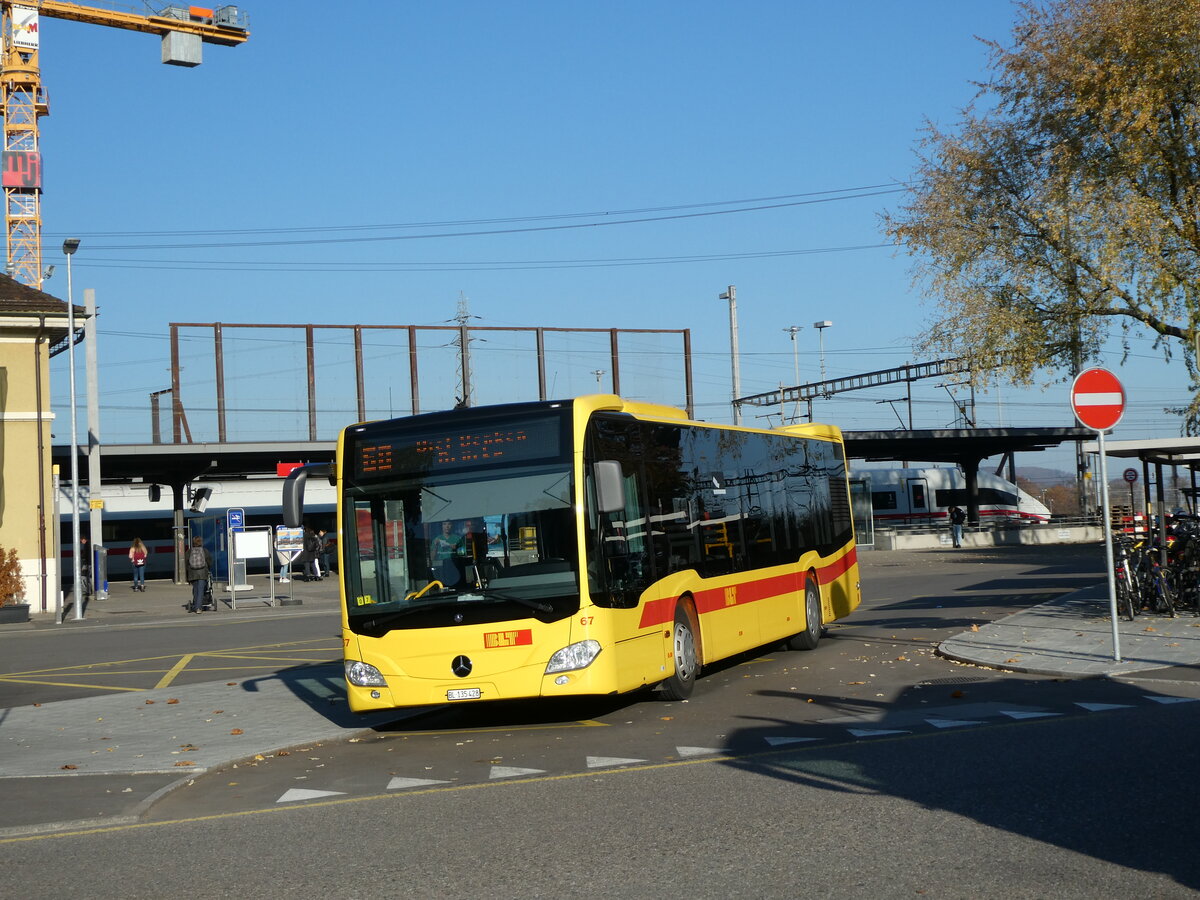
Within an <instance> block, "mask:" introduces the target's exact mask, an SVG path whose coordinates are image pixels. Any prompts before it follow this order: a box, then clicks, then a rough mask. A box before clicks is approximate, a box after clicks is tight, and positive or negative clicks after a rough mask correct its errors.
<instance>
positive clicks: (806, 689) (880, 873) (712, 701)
mask: <svg viewBox="0 0 1200 900" xmlns="http://www.w3.org/2000/svg"><path fill="white" fill-rule="evenodd" d="M1012 551H1015V552H1012ZM862 558H863V576H864V584H865V588H866V599H865V602H864V605H863V607H862V608H861V609H860V610H859V611H857V612H856V613H855V614H854V615H853V616H851V617H850V618H849V619H847V620H845V621H844V622H841V623H836V624H835V625H833V626H832V627H831V628H830V631H829V634H828V635H827V637H826V639H825V640H823V641H822V644H821V646H820V647H819V648H818V649H817V650H815V651H813V652H811V653H800V652H790V651H788V652H784V651H776V650H773V649H772V650H768V651H765V652H762V653H758V654H752V655H748V656H746V657H742V658H739V659H736V660H733V661H730V662H728V663H727V664H725V665H723V666H720V667H717V668H715V669H714V670H710V671H709V672H708V674H707V676H706V677H705V678H703V679H702V680H701V682H700V683H699V684H698V685H697V689H696V693H695V695H694V696H693V698H692V700H691V701H689V702H683V703H667V702H663V701H661V700H659V699H657V698H656V697H655V696H654V695H638V696H636V697H631V698H625V699H622V700H619V701H615V702H607V703H594V704H586V705H582V706H581V705H578V704H571V705H563V706H558V707H550V706H543V705H540V704H539V705H531V704H502V705H493V706H487V705H478V706H464V707H452V708H448V709H443V710H439V711H436V712H434V713H431V714H428V715H426V716H422V717H419V718H418V719H416V720H413V721H409V722H407V723H405V724H404V725H402V726H393V727H390V728H381V729H377V730H375V731H373V732H370V733H368V734H366V735H364V736H362V737H360V738H358V739H355V740H354V741H353V742H344V743H337V744H330V745H324V746H322V745H316V744H313V745H308V746H301V747H296V748H293V750H292V751H291V752H290V753H288V754H287V755H277V756H271V757H270V758H264V759H263V760H256V761H252V762H250V763H248V764H242V765H240V766H238V767H237V768H229V769H226V770H224V771H219V772H213V773H210V774H208V775H205V776H202V777H200V778H197V779H195V781H194V782H193V783H192V784H191V785H189V786H187V787H184V788H182V789H180V790H176V791H174V792H172V793H170V794H168V795H167V796H166V797H165V798H164V799H163V800H161V801H160V802H159V803H158V804H156V805H155V806H154V807H153V809H152V810H151V812H150V814H149V816H148V817H147V819H146V820H145V821H144V822H143V823H142V824H140V825H138V826H133V827H114V828H107V829H94V830H91V831H89V832H87V833H78V834H58V835H52V836H38V837H30V838H20V839H10V840H0V843H2V844H4V847H3V850H2V851H0V852H3V853H4V858H5V861H6V866H5V869H6V870H7V874H6V890H7V889H11V890H12V891H13V894H14V895H20V896H27V897H51V896H53V897H59V896H62V895H63V894H64V893H66V892H68V891H86V892H87V893H88V894H90V895H92V896H96V897H108V896H114V897H115V896H118V895H120V896H122V897H143V896H145V897H149V896H160V895H161V894H162V893H164V892H165V891H166V890H168V889H173V888H172V887H171V886H172V885H178V884H185V885H187V888H186V892H187V893H188V895H190V896H193V897H210V896H211V897H216V896H225V895H227V894H229V893H232V892H235V891H236V892H243V891H247V892H254V893H257V894H260V895H264V896H277V897H293V896H294V897H300V896H311V895H313V894H318V895H326V896H334V897H343V896H345V897H383V896H395V895H396V894H397V893H401V894H410V895H418V896H437V897H441V896H456V897H457V896H463V895H467V896H470V895H481V894H484V893H486V894H487V895H488V896H494V897H540V896H580V897H582V896H607V895H610V894H616V893H621V894H624V895H630V896H635V897H638V896H651V895H653V896H660V895H662V894H664V893H667V892H670V893H686V894H689V895H692V896H697V897H718V896H721V897H727V896H730V895H732V894H736V895H737V896H755V897H791V896H797V895H799V894H801V893H804V894H817V895H826V896H838V897H873V898H874V897H883V896H912V895H920V896H934V897H938V896H940V897H1005V898H1013V897H1051V896H1053V897H1089V898H1095V897H1118V896H1119V897H1127V896H1155V897H1174V896H1179V897H1185V896H1195V894H1196V892H1197V891H1198V890H1200V856H1198V855H1197V854H1196V853H1195V847H1196V846H1197V838H1200V829H1198V828H1197V826H1196V824H1195V821H1194V820H1195V817H1194V816H1193V815H1192V809H1194V808H1195V805H1196V804H1195V801H1196V799H1197V797H1196V793H1197V788H1196V787H1195V779H1192V778H1191V777H1190V776H1191V772H1192V771H1193V770H1194V769H1195V765H1194V763H1195V761H1196V750H1195V747H1196V746H1198V744H1197V739H1198V738H1200V733H1198V732H1200V717H1198V716H1197V712H1198V711H1200V706H1197V705H1195V703H1194V702H1191V701H1195V700H1197V699H1200V685H1197V683H1196V682H1195V680H1194V679H1191V680H1189V677H1188V676H1191V675H1193V674H1194V673H1191V672H1175V673H1172V672H1156V673H1151V677H1139V678H1137V679H1130V680H1126V681H1112V680H1088V681H1065V680H1056V679H1049V678H1042V677H1037V676H1021V675H1013V674H1008V673H997V672H992V671H990V670H986V669H980V668H976V667H971V666H963V665H959V664H954V663H951V662H949V661H947V660H944V659H941V658H939V657H937V656H936V655H935V653H934V648H935V646H936V644H937V642H938V641H940V640H942V639H944V638H945V637H948V636H950V635H952V634H955V633H957V632H959V631H962V630H963V629H965V628H969V627H970V626H971V625H972V624H977V623H982V622H986V621H991V620H992V619H995V618H998V617H1000V616H1003V615H1006V614H1007V613H1009V612H1012V611H1014V610H1016V609H1021V608H1025V607H1028V606H1031V605H1033V604H1035V603H1038V602H1041V600H1043V599H1047V598H1048V596H1049V595H1052V594H1055V593H1061V592H1063V591H1068V590H1073V589H1074V588H1076V587H1080V586H1083V585H1085V584H1089V583H1093V582H1094V581H1095V580H1096V579H1097V578H1098V577H1100V573H1101V572H1102V568H1101V566H1102V555H1101V554H1100V553H1099V550H1098V549H1096V548H1010V549H1009V550H996V551H958V552H953V551H944V552H930V553H918V554H894V553H870V554H863V557H862ZM311 618H314V619H317V621H319V619H318V618H317V617H311ZM278 627H280V628H282V627H283V626H282V625H280V626H278ZM292 627H296V628H305V627H310V626H309V625H306V624H303V623H297V624H295V625H294V626H292ZM194 630H195V629H193V631H194ZM259 636H260V635H258V634H257V633H255V637H259ZM288 636H289V637H292V638H295V639H297V640H299V639H301V638H300V636H299V635H295V634H292V635H288ZM227 637H228V639H229V640H231V641H232V643H231V644H230V646H243V645H248V644H249V643H251V642H250V641H246V640H243V639H242V638H243V633H241V632H234V633H232V634H230V635H228V636H227ZM218 643H220V642H219V641H218ZM176 649H179V648H176ZM1173 675H1174V676H1177V677H1172V676H1173Z"/></svg>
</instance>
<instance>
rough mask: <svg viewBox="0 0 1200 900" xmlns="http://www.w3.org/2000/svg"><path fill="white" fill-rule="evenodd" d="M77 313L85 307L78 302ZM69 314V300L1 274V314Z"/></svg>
mask: <svg viewBox="0 0 1200 900" xmlns="http://www.w3.org/2000/svg"><path fill="white" fill-rule="evenodd" d="M75 312H76V314H77V315H78V314H80V313H82V312H83V309H82V308H81V307H80V306H79V305H78V304H76V305H75ZM42 314H49V315H58V316H65V315H66V314H67V302H66V301H65V300H59V299H58V298H57V297H52V296H51V295H50V294H47V293H44V292H42V291H39V290H38V289H37V288H31V287H29V285H26V284H21V283H20V282H19V281H16V280H15V279H13V278H10V277H9V276H8V275H4V274H0V315H42Z"/></svg>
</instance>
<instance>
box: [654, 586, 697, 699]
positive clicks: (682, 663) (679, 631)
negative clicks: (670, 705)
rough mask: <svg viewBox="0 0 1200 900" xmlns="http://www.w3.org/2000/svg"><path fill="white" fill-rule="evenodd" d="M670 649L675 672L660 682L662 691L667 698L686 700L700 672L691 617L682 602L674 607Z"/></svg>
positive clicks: (690, 694)
mask: <svg viewBox="0 0 1200 900" xmlns="http://www.w3.org/2000/svg"><path fill="white" fill-rule="evenodd" d="M671 651H672V655H673V656H674V658H675V674H674V675H672V676H671V677H670V678H668V679H667V680H666V681H664V682H663V683H662V693H663V696H664V697H666V698H667V699H668V700H686V699H687V698H688V697H690V696H692V689H693V688H694V687H695V686H696V676H697V675H699V674H700V654H699V652H698V651H697V649H696V632H695V630H694V628H693V626H692V617H691V615H689V613H688V610H687V607H686V606H684V605H683V604H682V603H680V604H679V605H678V606H677V607H676V608H675V625H674V627H673V628H672V631H671Z"/></svg>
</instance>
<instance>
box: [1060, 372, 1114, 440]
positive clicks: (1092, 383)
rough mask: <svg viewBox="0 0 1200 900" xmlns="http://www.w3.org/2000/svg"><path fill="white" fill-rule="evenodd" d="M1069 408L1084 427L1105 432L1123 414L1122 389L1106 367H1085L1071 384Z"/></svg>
mask: <svg viewBox="0 0 1200 900" xmlns="http://www.w3.org/2000/svg"><path fill="white" fill-rule="evenodd" d="M1071 409H1072V410H1074V411H1075V418H1076V419H1078V420H1079V424H1080V425H1083V426H1084V427H1085V428H1091V429H1093V430H1094V431H1108V430H1109V429H1110V428H1112V427H1113V426H1115V425H1116V424H1117V423H1118V422H1120V421H1121V416H1123V415H1124V414H1125V389H1124V388H1123V387H1121V382H1120V381H1118V380H1117V376H1116V375H1114V374H1113V373H1112V372H1110V371H1108V370H1107V369H1088V370H1086V371H1084V372H1080V373H1079V374H1078V375H1076V376H1075V382H1074V383H1073V384H1072V385H1071Z"/></svg>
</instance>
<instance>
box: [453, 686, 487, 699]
mask: <svg viewBox="0 0 1200 900" xmlns="http://www.w3.org/2000/svg"><path fill="white" fill-rule="evenodd" d="M479 696H480V694H479V688H458V689H457V690H452V691H446V699H447V700H478V699H479Z"/></svg>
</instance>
